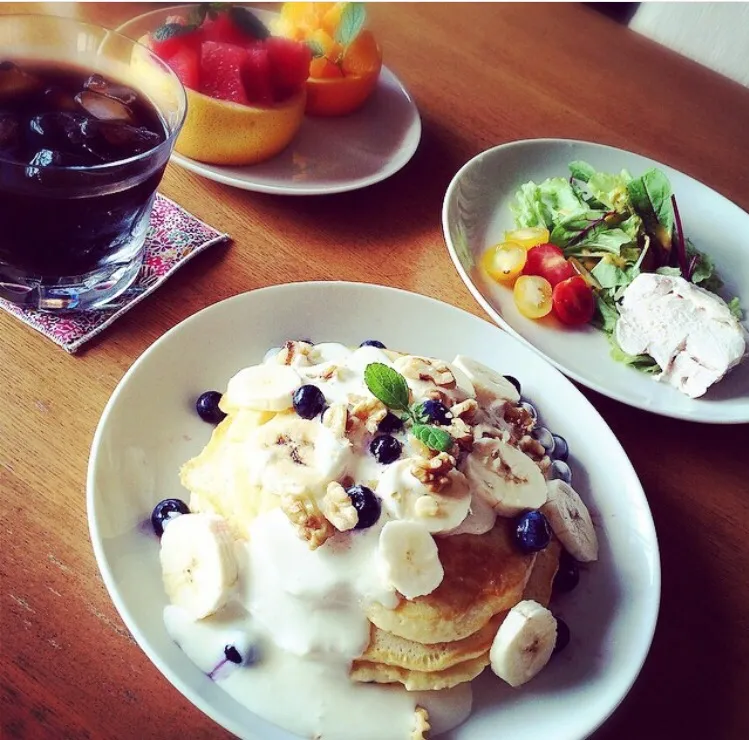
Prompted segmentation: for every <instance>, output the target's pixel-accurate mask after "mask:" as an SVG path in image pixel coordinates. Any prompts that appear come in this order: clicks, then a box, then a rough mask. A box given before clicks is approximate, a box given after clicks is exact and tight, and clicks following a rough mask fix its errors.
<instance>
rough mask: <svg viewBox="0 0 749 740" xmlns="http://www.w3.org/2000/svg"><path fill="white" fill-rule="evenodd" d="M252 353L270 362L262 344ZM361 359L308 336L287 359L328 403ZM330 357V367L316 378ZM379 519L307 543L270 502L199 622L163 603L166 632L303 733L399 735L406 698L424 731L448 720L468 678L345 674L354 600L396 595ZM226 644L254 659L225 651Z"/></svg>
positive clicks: (250, 704) (230, 689) (345, 738)
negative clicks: (452, 681) (401, 681)
mask: <svg viewBox="0 0 749 740" xmlns="http://www.w3.org/2000/svg"><path fill="white" fill-rule="evenodd" d="M264 362H266V363H273V362H275V357H274V354H273V353H269V354H268V356H266V358H265V360H264ZM372 362H381V363H383V364H385V365H388V366H392V362H391V360H390V358H389V357H388V355H387V354H386V353H385V352H383V351H382V350H380V349H377V348H375V347H361V348H359V349H357V350H355V351H353V352H352V350H350V349H349V348H348V347H345V346H344V345H341V344H337V343H332V342H331V343H326V344H319V345H315V348H314V349H313V351H312V353H311V355H310V357H309V358H307V357H304V356H299V357H295V358H294V361H293V362H292V366H293V367H294V368H295V369H296V370H297V371H298V372H299V373H300V375H302V377H303V378H304V381H305V382H309V383H313V384H315V385H318V386H319V387H320V388H321V389H323V391H324V393H325V397H326V400H327V401H328V403H336V402H347V401H350V400H351V398H352V397H356V396H360V397H363V398H368V397H371V394H370V392H369V390H368V389H367V387H366V385H365V383H364V380H363V374H364V368H365V367H366V366H367V365H368V364H369V363H372ZM331 365H334V366H335V368H336V372H335V373H334V374H333V375H332V377H330V378H323V377H322V374H323V373H324V372H325V370H326V369H328V367H330V366H331ZM403 436H404V437H405V435H403ZM403 441H404V442H406V439H404V440H403ZM353 457H354V459H353V460H352V461H351V463H352V469H351V470H350V471H349V472H350V473H351V474H352V475H353V476H354V477H355V479H356V480H358V481H360V482H370V481H377V480H378V479H379V477H380V474H381V472H382V466H381V465H380V464H379V463H377V462H376V461H375V460H374V459H373V458H372V457H371V456H370V455H366V454H362V455H355V456H353ZM387 519H388V516H387V512H386V511H385V509H383V513H382V516H381V517H380V521H379V522H378V523H377V524H376V525H374V526H372V527H370V528H368V529H365V530H361V531H355V532H345V533H341V534H337V535H335V536H334V537H332V538H331V539H330V540H328V541H327V542H326V543H325V545H324V546H323V547H320V548H318V549H317V550H314V551H311V550H310V549H309V548H308V547H307V545H306V544H305V543H304V542H303V541H302V540H300V539H299V537H298V536H297V534H296V532H295V530H294V528H293V526H292V525H291V523H290V522H289V520H288V519H287V517H286V515H285V514H284V513H283V512H282V511H281V510H280V509H275V510H273V511H270V512H267V513H265V514H262V515H261V516H259V517H258V518H257V519H255V520H254V522H253V523H252V524H251V525H250V539H249V541H248V542H242V543H237V558H238V561H239V572H240V575H239V581H238V583H237V587H236V591H235V595H234V598H233V600H232V601H230V603H229V604H228V605H227V606H226V607H224V609H222V610H221V611H220V612H219V613H217V614H215V615H213V616H211V617H208V618H206V619H202V620H199V621H193V620H192V619H191V618H190V617H189V616H188V615H187V614H186V613H185V612H184V611H182V610H181V609H180V608H179V607H176V606H167V607H166V608H165V610H164V621H165V625H166V629H167V632H168V633H169V635H170V636H171V637H172V639H173V640H174V641H175V642H176V643H177V644H178V645H179V646H180V647H181V648H182V650H183V651H184V652H185V653H186V654H187V656H188V657H189V658H190V659H191V660H192V661H193V662H194V663H195V664H196V665H197V666H198V667H199V668H200V669H201V670H203V671H205V673H207V674H208V675H209V676H210V677H211V678H213V679H214V680H215V681H216V682H217V683H218V684H219V685H220V686H221V687H222V688H223V689H225V690H226V691H227V693H229V694H230V695H231V696H232V697H233V698H234V699H236V700H237V701H238V702H240V703H241V704H243V705H244V706H246V707H247V708H248V709H249V710H250V711H252V712H254V713H255V714H257V715H259V716H261V717H264V718H265V719H267V720H269V721H271V722H273V723H275V724H277V725H279V726H280V727H283V728H284V729H286V730H289V731H290V732H293V733H296V734H297V735H301V736H302V737H304V738H321V739H322V740H409V739H410V738H411V734H412V732H413V730H414V727H415V714H414V712H415V709H416V707H417V706H422V707H424V708H425V709H426V710H427V711H428V712H429V721H430V724H431V733H432V736H434V735H437V734H440V733H443V732H447V731H449V730H451V729H453V728H454V727H456V726H457V725H459V724H460V723H461V722H463V721H464V720H465V719H466V718H467V717H468V715H469V714H470V711H471V704H472V691H471V685H470V683H463V684H461V685H459V686H456V687H455V688H453V689H448V690H442V691H420V692H409V691H406V690H405V689H404V688H403V687H402V686H400V685H378V684H364V683H359V682H356V681H353V680H351V678H350V677H349V670H350V668H351V663H352V661H353V660H354V659H355V658H357V657H359V656H360V655H361V654H362V653H363V652H364V650H365V649H366V647H367V644H368V642H369V635H370V628H371V627H370V623H369V621H368V620H367V618H366V616H365V614H364V609H363V607H364V606H366V604H368V603H371V602H373V601H378V602H380V603H382V604H384V605H385V606H388V607H391V608H392V607H395V606H396V605H397V603H398V596H397V594H396V593H395V591H394V590H393V588H392V587H391V586H390V585H389V584H388V583H387V582H386V581H385V580H384V578H383V577H382V574H381V573H380V571H379V569H378V568H377V567H376V566H375V563H376V562H377V561H376V549H377V544H378V540H379V535H380V531H381V529H382V527H383V526H384V524H385V522H386V521H387ZM227 645H233V646H234V647H235V648H236V649H237V650H238V651H239V653H240V654H241V655H242V657H243V658H246V657H247V656H251V657H254V662H252V661H251V660H246V662H245V664H244V665H241V666H238V665H235V664H233V663H231V662H229V661H227V660H226V658H225V657H224V648H225V646H227ZM248 663H249V664H248Z"/></svg>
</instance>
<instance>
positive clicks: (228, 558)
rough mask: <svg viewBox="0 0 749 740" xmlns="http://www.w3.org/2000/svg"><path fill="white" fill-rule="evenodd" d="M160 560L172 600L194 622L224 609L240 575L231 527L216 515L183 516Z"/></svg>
mask: <svg viewBox="0 0 749 740" xmlns="http://www.w3.org/2000/svg"><path fill="white" fill-rule="evenodd" d="M160 559H161V572H162V577H163V580H164V589H165V590H166V593H167V596H168V597H169V600H170V601H171V602H172V604H175V605H176V606H179V607H182V609H184V610H185V611H186V612H187V613H188V614H189V615H190V616H191V617H192V618H193V619H203V618H204V617H207V616H209V615H210V614H214V613H215V612H217V611H218V610H219V609H220V608H221V607H222V606H224V605H225V604H226V602H227V601H228V599H229V596H230V595H231V592H232V589H233V588H234V584H235V583H236V581H237V578H238V575H239V569H238V566H237V558H236V556H235V554H234V541H233V539H232V536H231V531H230V529H229V525H228V524H227V522H226V520H225V519H224V518H223V517H220V516H215V515H213V514H183V515H182V516H178V517H177V518H175V519H173V520H172V521H171V522H169V525H168V526H167V527H165V528H164V534H163V535H162V537H161V553H160Z"/></svg>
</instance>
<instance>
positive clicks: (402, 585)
mask: <svg viewBox="0 0 749 740" xmlns="http://www.w3.org/2000/svg"><path fill="white" fill-rule="evenodd" d="M377 553H378V555H379V557H380V562H381V565H382V568H383V573H384V575H385V578H387V580H388V581H389V582H390V583H391V584H392V585H393V586H394V587H395V588H396V589H397V591H398V592H399V593H401V594H402V595H403V596H405V597H406V598H407V599H415V598H416V597H417V596H426V595H427V594H430V593H432V591H434V589H435V588H437V586H439V585H440V583H442V579H443V577H444V575H445V571H444V570H443V569H442V563H441V562H440V559H439V553H438V551H437V545H436V544H435V542H434V539H432V535H430V534H429V531H428V530H427V528H426V527H425V526H424V525H423V524H417V523H416V522H404V521H390V522H387V523H386V524H385V526H384V527H383V528H382V532H380V542H379V547H378V549H377Z"/></svg>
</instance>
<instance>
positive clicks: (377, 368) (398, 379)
mask: <svg viewBox="0 0 749 740" xmlns="http://www.w3.org/2000/svg"><path fill="white" fill-rule="evenodd" d="M364 382H365V383H366V384H367V388H369V392H370V393H371V394H372V395H373V396H374V397H375V398H377V399H379V400H380V401H382V402H383V403H384V404H385V405H386V406H387V407H388V408H391V409H395V410H396V411H408V384H407V383H406V379H405V378H404V377H403V376H402V375H401V374H400V373H399V372H398V371H397V370H393V368H392V367H388V366H387V365H385V364H383V363H382V362H372V363H370V364H369V365H367V367H366V368H365V369H364Z"/></svg>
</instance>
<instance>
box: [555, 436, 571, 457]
mask: <svg viewBox="0 0 749 740" xmlns="http://www.w3.org/2000/svg"><path fill="white" fill-rule="evenodd" d="M551 436H552V437H554V458H555V459H557V460H561V461H562V462H567V458H568V457H569V454H570V448H569V445H568V444H567V440H566V439H565V438H564V437H560V436H559V435H558V434H552V435H551Z"/></svg>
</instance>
